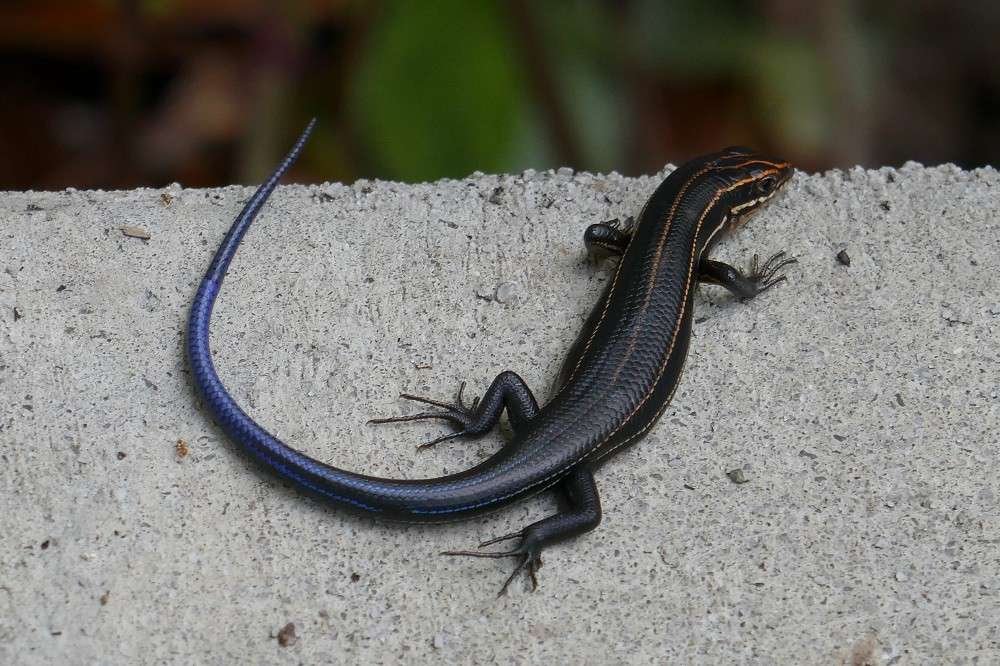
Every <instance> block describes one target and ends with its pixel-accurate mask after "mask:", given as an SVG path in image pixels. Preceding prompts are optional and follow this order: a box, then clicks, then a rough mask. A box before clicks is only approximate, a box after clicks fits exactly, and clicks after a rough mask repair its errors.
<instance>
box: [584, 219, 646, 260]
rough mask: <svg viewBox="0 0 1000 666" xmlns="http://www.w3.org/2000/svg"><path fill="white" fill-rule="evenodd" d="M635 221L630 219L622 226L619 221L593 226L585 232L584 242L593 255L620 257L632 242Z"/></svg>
mask: <svg viewBox="0 0 1000 666" xmlns="http://www.w3.org/2000/svg"><path fill="white" fill-rule="evenodd" d="M634 225H635V221H634V220H633V219H632V218H631V217H629V218H626V220H625V225H624V226H622V225H621V224H620V223H619V222H618V220H617V219H614V220H610V221H608V222H600V223H598V224H592V225H590V226H589V227H587V230H586V231H584V232H583V242H584V244H585V245H586V246H587V250H589V251H590V253H591V254H594V255H598V256H602V255H603V256H609V255H613V256H620V255H622V254H624V253H625V248H627V247H628V243H629V241H630V240H632V228H633V226H634Z"/></svg>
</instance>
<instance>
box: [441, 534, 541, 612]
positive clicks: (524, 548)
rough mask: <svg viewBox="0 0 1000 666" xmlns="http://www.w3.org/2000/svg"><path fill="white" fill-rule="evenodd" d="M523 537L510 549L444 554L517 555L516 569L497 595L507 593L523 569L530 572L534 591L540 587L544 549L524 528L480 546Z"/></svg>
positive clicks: (467, 555)
mask: <svg viewBox="0 0 1000 666" xmlns="http://www.w3.org/2000/svg"><path fill="white" fill-rule="evenodd" d="M518 538H519V539H521V543H520V544H519V545H518V546H517V547H516V548H512V549H510V550H504V551H499V552H483V551H479V550H446V551H444V552H442V553H441V554H442V555H449V556H454V555H460V556H465V557H486V558H490V559H499V558H503V557H516V558H520V562H518V564H517V566H516V567H515V568H514V571H512V572H511V574H510V575H509V576H508V577H507V580H505V581H504V584H503V586H502V587H501V588H500V591H499V592H498V593H497V597H502V596H504V595H506V594H507V588H508V587H510V584H511V581H513V580H514V577H515V576H517V574H519V573H521V572H522V571H524V572H526V573H527V574H528V578H529V579H530V580H531V591H532V592H534V591H535V590H537V589H538V570H539V569H540V568H541V567H542V549H541V547H540V546H539V545H538V544H535V543H534V542H533V541H532V540H531V539H530V538H529V537H528V536H526V535H525V531H524V530H519V531H517V532H512V533H510V534H505V535H503V536H501V537H496V538H495V539H489V540H488V541H484V542H482V543H481V544H479V547H480V548H485V547H486V546H490V545H492V544H495V543H499V542H501V541H507V540H508V539H518Z"/></svg>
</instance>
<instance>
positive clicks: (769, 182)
mask: <svg viewBox="0 0 1000 666" xmlns="http://www.w3.org/2000/svg"><path fill="white" fill-rule="evenodd" d="M777 182H778V179H777V178H775V177H774V176H767V177H766V178H761V179H760V180H758V181H757V191H758V192H760V193H761V194H763V195H767V194H770V193H771V192H773V191H774V186H775V185H776V184H777Z"/></svg>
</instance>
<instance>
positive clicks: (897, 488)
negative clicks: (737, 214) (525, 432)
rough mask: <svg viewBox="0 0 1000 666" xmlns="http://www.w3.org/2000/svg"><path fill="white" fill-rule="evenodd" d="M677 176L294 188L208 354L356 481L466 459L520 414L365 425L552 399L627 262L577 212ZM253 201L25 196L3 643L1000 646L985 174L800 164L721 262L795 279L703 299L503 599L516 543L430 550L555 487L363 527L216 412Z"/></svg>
mask: <svg viewBox="0 0 1000 666" xmlns="http://www.w3.org/2000/svg"><path fill="white" fill-rule="evenodd" d="M660 177H662V175H661V176H657V177H649V178H639V179H627V178H622V177H619V176H616V175H612V176H593V175H588V174H577V175H573V174H572V173H571V172H567V171H566V170H561V171H560V172H557V173H540V174H536V173H526V174H522V175H520V176H483V175H475V176H474V177H471V178H469V179H466V180H462V181H445V182H440V183H435V184H429V185H414V186H406V185H400V184H395V183H381V182H370V183H357V184H355V185H353V186H350V187H348V186H343V185H336V184H333V185H317V186H310V187H305V186H295V185H293V186H287V187H282V188H281V189H280V190H279V191H278V192H277V193H276V194H275V196H274V197H273V198H272V200H271V203H270V204H269V206H268V207H267V208H266V209H265V211H264V212H263V214H262V216H261V219H260V220H259V221H258V223H257V225H256V226H255V227H254V228H253V229H252V230H251V232H250V234H249V236H248V238H247V242H246V243H245V244H244V247H243V250H242V253H241V254H239V255H238V256H237V258H236V261H235V262H234V264H233V266H232V269H231V271H230V277H229V279H228V280H227V282H226V286H225V288H224V290H223V293H222V295H221V297H220V303H219V306H218V308H217V314H216V317H215V325H214V329H213V341H214V346H215V349H216V350H217V359H216V360H217V364H218V367H219V370H220V374H222V375H223V377H224V379H225V380H226V381H227V383H228V385H229V387H230V388H231V390H232V391H233V393H234V395H236V396H237V397H238V399H240V400H242V402H243V403H244V405H245V406H246V408H247V409H248V410H249V411H250V412H251V413H253V414H254V415H255V416H256V417H257V419H258V420H259V421H260V422H261V423H263V424H264V425H265V426H267V427H268V428H270V429H271V430H272V431H273V432H275V433H276V434H277V435H279V436H281V437H283V438H284V439H286V441H290V442H291V443H293V444H294V445H296V446H297V447H299V448H301V449H303V450H306V451H308V452H310V453H311V454H313V455H315V456H318V457H320V458H322V459H325V460H329V461H330V462H332V463H335V464H337V465H339V466H343V467H347V468H351V469H356V470H362V471H365V472H368V473H372V474H380V475H392V476H407V477H421V476H432V475H438V474H440V473H443V472H446V471H454V470H458V469H460V468H463V467H466V466H469V465H472V464H474V463H475V462H476V461H478V460H481V459H482V458H483V457H484V456H486V455H488V453H489V452H490V451H492V450H493V449H494V447H496V446H497V445H498V443H499V441H500V438H499V436H494V437H491V438H488V439H485V440H482V441H479V442H475V443H467V444H462V443H452V444H449V445H443V446H441V447H439V448H438V449H437V450H433V451H426V452H421V453H417V452H415V451H414V445H415V444H417V443H419V442H420V441H423V440H425V439H426V438H428V437H429V436H431V435H432V434H433V433H435V432H438V430H436V429H435V426H433V425H432V426H427V425H410V426H400V427H383V428H381V429H375V428H372V427H366V426H365V425H364V422H365V420H366V419H367V418H369V417H370V416H372V415H382V414H394V413H399V412H401V411H402V410H404V409H407V405H405V404H402V403H401V402H399V401H398V400H397V399H396V398H395V396H396V394H397V393H398V392H399V391H400V390H411V391H414V392H418V393H419V392H424V393H428V394H432V395H438V394H439V395H450V394H452V392H453V391H454V389H455V387H456V385H457V383H458V382H459V380H461V379H466V380H469V382H470V388H471V389H472V390H473V391H475V390H477V389H479V390H481V389H482V388H484V387H485V386H486V384H487V383H488V382H489V381H490V379H491V378H492V377H493V375H495V374H496V373H497V372H499V371H501V370H503V369H505V368H510V369H513V370H517V371H518V372H519V373H521V374H522V375H523V376H524V378H525V379H526V380H527V381H528V382H529V384H531V385H533V386H535V387H538V389H539V393H540V394H542V395H544V394H545V393H546V391H545V387H547V386H548V385H549V384H550V382H551V380H552V377H553V376H554V375H555V372H556V370H557V369H558V365H559V363H560V360H561V354H562V353H563V352H564V351H565V350H566V349H567V346H568V344H569V342H570V341H571V340H572V338H573V336H574V334H575V330H576V329H577V327H578V326H579V324H580V323H581V322H582V320H583V317H584V315H585V313H586V312H587V310H588V308H589V307H590V304H591V303H592V302H593V301H594V299H595V298H596V295H597V293H598V291H599V289H600V288H601V285H602V284H603V283H604V282H605V281H606V280H607V278H608V270H609V266H607V265H604V266H601V267H598V266H595V265H593V264H590V263H588V261H587V260H586V259H585V257H584V254H583V250H582V247H581V242H580V239H581V235H582V232H583V229H584V228H585V227H586V225H587V224H589V223H591V222H595V221H600V220H604V219H608V218H612V217H622V216H626V215H629V214H632V213H635V212H636V211H638V210H639V209H640V207H641V206H642V204H643V202H644V200H645V198H646V196H647V195H648V194H649V193H650V192H651V191H652V189H653V188H654V187H655V185H656V184H657V182H658V181H659V178H660ZM250 192H251V189H250V188H243V187H228V188H222V189H218V190H185V189H181V188H180V187H171V188H167V189H165V190H136V191H130V192H111V193H106V192H73V191H67V192H59V193H37V192H27V193H7V194H2V195H0V456H2V466H0V499H2V502H3V505H2V506H0V534H2V535H3V537H2V539H0V563H2V564H0V662H3V663H25V664H33V663H38V664H42V663H105V664H128V663H289V664H293V663H324V662H333V663H358V662H359V661H360V662H368V663H374V662H382V663H387V662H393V661H404V660H406V661H414V660H416V661H429V660H431V659H435V660H441V661H443V662H446V663H447V662H451V663H455V662H460V663H486V662H498V663H511V662H537V661H542V660H550V661H551V662H553V663H556V662H563V661H568V662H574V663H592V664H602V663H609V662H631V663H650V662H652V663H667V662H671V663H692V662H698V663H745V662H752V663H840V662H841V661H843V662H847V663H883V664H905V663H941V662H951V663H956V662H967V661H973V660H974V659H975V658H977V657H978V658H979V659H980V660H982V661H983V662H984V663H985V662H990V661H996V660H1000V613H998V611H997V608H998V603H1000V600H998V594H1000V579H998V577H997V571H998V570H1000V522H998V521H997V512H998V501H1000V480H998V479H1000V475H998V473H997V461H998V459H1000V440H998V437H1000V436H998V434H997V433H998V431H1000V428H998V426H1000V397H998V390H1000V387H998V380H997V377H998V368H1000V344H998V339H1000V335H998V334H1000V331H998V329H1000V277H998V275H1000V274H998V272H997V266H1000V240H998V239H1000V221H998V220H1000V176H998V173H997V172H996V171H994V170H992V169H986V170H979V171H974V172H963V171H961V170H959V169H957V168H954V167H950V166H945V167H938V168H926V169H925V168H923V167H921V166H919V165H916V164H908V165H906V166H905V167H903V168H902V169H900V170H898V171H897V170H892V169H881V170H878V171H864V170H861V169H855V170H851V171H849V172H833V173H828V174H826V175H815V176H807V175H804V174H799V175H797V176H796V177H795V179H794V180H793V182H792V183H791V185H790V186H789V188H788V191H787V192H786V194H785V195H784V196H782V197H781V198H780V199H779V200H777V201H775V202H774V203H773V204H772V205H771V206H770V207H769V209H768V210H766V211H764V212H763V213H761V214H760V215H759V216H758V217H756V218H755V219H753V220H752V221H751V222H750V224H749V225H748V226H747V227H746V228H745V229H744V230H742V231H741V232H740V233H739V234H738V235H737V236H735V237H733V238H732V239H730V240H729V241H727V242H726V243H725V244H724V245H723V246H722V247H721V248H720V252H719V256H721V257H724V258H729V259H730V260H734V261H736V262H745V261H746V259H747V258H748V255H750V254H752V253H753V252H755V251H759V252H761V253H766V252H769V251H772V250H777V249H787V250H789V251H790V252H791V253H792V254H794V255H795V256H797V257H798V258H799V261H800V263H799V264H798V265H797V266H795V267H793V269H792V270H791V272H790V274H789V283H788V284H786V285H782V286H781V287H779V288H778V289H776V290H775V291H774V292H773V293H769V294H768V295H767V296H766V297H762V298H760V299H758V300H757V301H754V302H752V303H749V304H746V305H743V304H740V303H738V302H735V301H733V300H732V299H731V298H729V297H728V296H727V295H725V294H724V292H722V291H721V290H717V289H716V288H710V287H706V288H703V289H702V290H701V292H700V294H699V296H698V301H697V318H698V319H697V325H696V326H695V333H694V340H693V342H692V354H691V357H690V359H689V361H688V366H687V371H686V376H685V378H684V381H683V384H682V386H681V388H680V390H679V391H678V393H677V395H676V397H675V400H674V403H673V405H672V406H671V407H670V408H669V409H668V411H667V412H666V414H665V415H664V417H663V419H662V420H661V422H660V424H659V425H658V426H657V427H656V428H655V429H654V431H653V432H652V434H651V435H650V436H649V437H648V438H647V439H646V440H645V441H643V442H642V443H641V444H639V445H638V446H636V447H634V448H632V449H629V450H627V451H624V452H622V453H621V454H620V455H617V456H616V457H614V458H613V459H612V460H611V461H610V462H609V463H608V464H607V465H605V466H604V468H603V469H602V470H601V472H600V474H599V477H598V482H599V485H600V487H601V490H602V493H603V501H604V505H605V520H604V524H603V525H602V526H601V527H600V528H599V529H598V530H597V531H596V532H594V533H592V534H590V535H587V536H584V537H582V538H580V539H577V540H575V541H573V542H571V543H568V544H566V545H562V546H558V547H555V548H553V549H551V550H550V551H548V552H547V556H546V558H545V562H546V566H545V567H544V568H543V569H542V571H541V588H540V589H539V591H538V592H536V593H534V594H529V593H527V592H526V591H525V589H524V587H523V586H522V585H521V584H519V583H518V584H515V585H513V586H512V591H511V594H510V596H508V597H507V598H504V599H500V600H497V599H495V598H494V594H495V592H496V590H497V589H498V587H499V585H500V583H501V582H502V580H503V577H504V576H505V575H506V574H507V572H508V571H509V568H510V566H511V563H510V562H506V561H498V562H492V561H479V560H472V559H469V560H461V559H459V560H456V559H448V558H444V557H439V556H438V555H437V553H438V552H439V551H441V550H444V549H449V548H461V547H469V546H471V545H473V544H475V543H476V542H478V541H479V540H481V539H482V538H484V537H489V536H492V535H496V534H500V533H504V532H509V531H512V530H513V529H516V528H519V527H520V526H522V525H524V524H526V523H527V522H529V521H532V520H534V519H537V518H539V517H541V516H542V515H544V514H545V513H547V512H549V511H551V509H552V507H553V502H552V500H551V499H550V498H544V499H539V500H535V501H531V502H528V503H524V504H521V505H518V506H516V507H514V508H512V509H509V510H506V511H503V512H500V513H498V514H495V515H492V516H489V517H487V518H484V519H481V520H476V521H472V522H466V523H459V524H454V525H447V526H441V527H430V528H428V527H400V526H398V525H386V524H376V523H371V522H368V521H365V520H360V519H357V518H352V517H349V516H345V515H342V514H341V513H338V512H337V511H334V510H331V509H328V508H326V507H324V506H323V505H321V504H319V503H316V502H314V501H312V500H310V499H306V498H303V497H302V496H300V495H299V494H297V493H296V492H294V491H293V490H291V489H290V488H288V487H287V486H285V485H284V484H282V483H280V482H277V481H275V480H273V479H271V478H269V477H267V476H265V475H262V474H260V473H258V472H257V471H256V469H255V468H253V467H252V466H250V465H249V464H248V463H247V461H246V460H245V459H244V457H243V456H242V455H241V454H240V453H239V451H238V450H237V449H236V448H235V447H234V446H233V445H231V444H230V443H229V442H228V441H227V440H225V439H224V438H223V437H222V436H221V433H220V432H219V431H218V430H217V429H216V428H215V427H214V426H213V425H212V424H211V422H210V421H209V420H208V419H207V418H206V417H205V415H204V414H203V413H202V412H201V411H200V410H199V406H198V404H197V402H196V400H195V398H194V397H193V394H192V390H191V386H190V384H189V382H188V378H187V374H186V369H185V364H184V361H183V357H182V331H183V327H184V321H185V317H186V314H187V308H188V304H189V303H190V299H191V298H192V295H193V293H194V289H195V286H196V284H197V282H198V280H199V279H200V276H201V273H202V271H203V270H204V269H205V267H206V265H207V263H208V261H209V258H210V256H211V253H212V252H213V251H214V249H215V247H216V244H217V243H218V241H219V240H220V238H221V236H222V234H223V233H224V231H225V229H226V228H227V227H228V225H229V222H230V220H231V219H232V217H233V216H234V215H235V214H236V212H237V211H238V210H239V208H240V205H241V203H242V202H243V201H244V199H245V198H246V197H247V196H249V194H250ZM122 227H137V228H139V230H143V231H145V232H147V233H148V235H149V238H148V240H143V239H141V238H137V237H133V236H127V235H125V234H124V233H123V232H122ZM128 231H129V233H131V234H133V235H135V234H138V233H139V232H138V230H128ZM139 235H142V234H139ZM841 249H846V250H847V252H848V253H849V255H850V258H851V265H850V266H849V267H847V266H844V265H842V264H840V263H838V261H837V260H836V259H835V255H836V254H837V252H838V251H839V250H841ZM15 312H16V313H17V314H16V315H15ZM179 442H183V444H179ZM184 452H186V455H181V454H182V453H184ZM736 468H740V469H742V470H743V472H744V475H745V477H746V478H747V480H748V481H747V482H746V483H743V484H735V483H733V482H731V481H730V479H729V478H728V477H727V475H726V472H727V471H729V470H733V469H736ZM288 623H294V625H295V633H296V636H297V640H285V641H283V642H285V643H289V644H287V645H285V646H282V645H280V644H279V641H278V640H277V638H276V636H277V634H278V633H279V630H281V629H282V627H284V626H285V625H287V624H288ZM285 637H286V638H288V634H285ZM852 659H853V660H855V661H853V662H852V661H851V660H852ZM864 660H868V661H867V662H866V661H864Z"/></svg>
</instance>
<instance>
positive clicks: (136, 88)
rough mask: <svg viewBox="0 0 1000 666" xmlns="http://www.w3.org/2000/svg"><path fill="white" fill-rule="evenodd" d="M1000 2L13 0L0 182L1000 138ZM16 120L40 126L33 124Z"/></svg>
mask: <svg viewBox="0 0 1000 666" xmlns="http://www.w3.org/2000/svg"><path fill="white" fill-rule="evenodd" d="M998 31H1000V3H954V2H950V0H924V1H923V2H921V3H916V4H914V3H911V2H908V1H907V0H883V2H881V3H878V4H875V3H863V2H860V1H859V0H824V1H823V2H817V3H803V2H796V1H795V0H768V2H760V3H752V2H747V1H746V0H715V2H712V3H706V2H704V1H703V0H671V1H670V2H664V1H662V0H615V1H611V0H549V1H546V2H531V1H530V0H504V1H501V0H465V1H462V0H428V1H427V2H414V1H412V0H410V1H404V0H341V1H340V2H329V1H328V0H290V1H289V2H287V3H271V2H268V1H267V0H240V2H207V3H206V2H200V1H198V0H134V1H133V2H127V1H118V0H93V1H90V2H88V1H86V0H84V1H83V2H79V1H74V0H38V2H30V3H28V2H21V3H3V4H0V54H2V56H3V57H0V94H2V95H3V98H4V99H6V100H17V103H16V104H14V103H11V104H6V105H0V187H8V188H15V189H19V188H26V187H65V186H68V185H72V186H75V187H133V186H135V185H139V184H165V183H169V182H172V181H181V182H184V183H186V184H190V185H214V184H220V183H225V182H233V181H235V180H238V181H242V182H248V183H249V182H256V181H257V180H259V179H260V178H261V177H262V176H263V175H264V174H265V173H266V172H267V171H269V170H270V168H271V167H272V165H273V163H274V161H275V160H276V159H278V157H279V156H280V154H281V152H282V151H283V150H284V147H285V146H286V145H287V142H288V141H289V140H290V138H291V137H292V136H294V135H295V134H296V133H297V132H298V131H299V130H300V129H301V126H302V125H303V124H304V122H305V119H306V118H308V117H310V116H314V115H315V116H318V117H319V120H320V125H319V128H318V130H317V132H316V134H315V135H314V138H313V140H312V141H311V142H310V147H309V149H308V150H307V152H306V154H305V155H304V159H303V160H301V161H300V162H299V164H298V165H297V170H298V173H297V175H296V177H297V178H300V179H310V178H311V179H337V180H344V181H351V180H355V179H357V178H373V177H374V178H391V179H397V180H405V181H419V180H433V179H436V178H441V177H462V176H464V175H466V174H469V173H471V172H474V171H484V172H516V171H519V170H522V169H525V168H534V169H545V168H553V167H559V166H571V167H573V168H576V169H581V170H589V171H612V170H615V171H619V172H622V173H626V174H637V173H649V172H652V171H656V170H658V169H660V168H662V166H663V165H664V164H665V163H666V162H674V163H677V162H680V161H683V160H685V159H688V158H690V157H692V156H694V155H696V154H699V153H704V152H708V151H711V150H714V149H717V148H718V147H720V146H722V145H727V144H729V145H731V144H744V145H751V146H754V147H757V148H759V149H762V150H765V151H769V152H773V153H776V154H779V155H781V156H784V157H787V158H789V159H791V160H792V161H793V162H794V163H795V164H797V165H798V166H799V167H800V168H804V169H824V168H829V167H831V166H850V165H854V164H866V165H879V164H898V163H900V162H902V161H904V160H906V159H915V160H918V161H923V162H925V163H936V162H942V161H955V162H958V163H959V164H962V165H964V166H970V165H977V164H984V163H989V162H996V161H997V160H998V157H1000V42H998V41H997V40H996V39H994V38H993V37H992V35H994V34H996V32H998ZM24 127H32V128H34V131H33V132H31V133H26V132H24V131H22V128H24Z"/></svg>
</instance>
